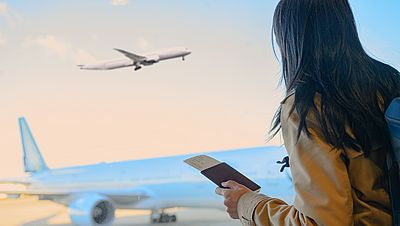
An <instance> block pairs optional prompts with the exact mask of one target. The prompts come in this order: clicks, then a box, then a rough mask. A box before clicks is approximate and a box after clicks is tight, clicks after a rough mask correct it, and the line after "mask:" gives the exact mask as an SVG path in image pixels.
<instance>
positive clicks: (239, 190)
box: [215, 180, 251, 219]
mask: <svg viewBox="0 0 400 226" xmlns="http://www.w3.org/2000/svg"><path fill="white" fill-rule="evenodd" d="M221 185H222V186H224V187H227V188H220V187H217V188H216V189H215V193H217V194H218V195H221V196H224V205H225V206H226V212H227V213H228V214H229V216H230V217H231V218H233V219H238V217H239V216H238V211H237V203H238V201H239V198H240V197H241V196H242V195H243V194H244V193H247V192H250V191H251V190H250V189H248V188H247V187H245V186H244V185H241V184H239V183H237V182H236V181H233V180H229V181H225V182H222V183H221Z"/></svg>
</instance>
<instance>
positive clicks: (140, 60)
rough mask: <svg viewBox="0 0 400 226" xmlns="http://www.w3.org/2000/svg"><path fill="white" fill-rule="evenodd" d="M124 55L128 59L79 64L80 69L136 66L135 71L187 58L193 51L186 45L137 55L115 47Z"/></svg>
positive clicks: (110, 68) (109, 68)
mask: <svg viewBox="0 0 400 226" xmlns="http://www.w3.org/2000/svg"><path fill="white" fill-rule="evenodd" d="M114 50H116V51H118V52H120V53H122V54H123V55H125V56H126V57H127V58H128V59H126V58H125V59H118V60H112V61H108V62H103V63H97V64H91V65H83V64H81V65H78V67H79V68H80V69H85V70H112V69H117V68H123V67H132V66H134V67H135V71H137V70H139V69H141V68H142V66H148V65H153V64H155V63H158V62H160V61H163V60H169V59H173V58H179V57H181V58H182V60H185V56H187V55H189V54H191V51H190V50H189V49H188V48H185V47H175V48H170V49H166V50H161V51H158V52H154V53H150V54H145V55H137V54H134V53H130V52H128V51H125V50H122V49H114Z"/></svg>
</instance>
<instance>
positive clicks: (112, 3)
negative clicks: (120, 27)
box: [111, 0, 129, 6]
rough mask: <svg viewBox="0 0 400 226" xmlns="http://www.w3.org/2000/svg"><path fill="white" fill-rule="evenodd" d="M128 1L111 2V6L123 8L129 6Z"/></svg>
mask: <svg viewBox="0 0 400 226" xmlns="http://www.w3.org/2000/svg"><path fill="white" fill-rule="evenodd" d="M128 2H129V1H128V0H111V5H113V6H123V5H127V4H128Z"/></svg>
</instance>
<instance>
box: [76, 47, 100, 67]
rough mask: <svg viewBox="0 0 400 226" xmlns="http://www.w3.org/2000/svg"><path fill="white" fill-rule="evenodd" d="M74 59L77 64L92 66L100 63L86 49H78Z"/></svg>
mask: <svg viewBox="0 0 400 226" xmlns="http://www.w3.org/2000/svg"><path fill="white" fill-rule="evenodd" d="M73 58H74V61H75V63H76V64H82V63H86V64H90V63H95V62H97V61H98V60H97V59H96V58H95V57H94V56H93V55H92V54H90V53H89V52H88V51H86V50H84V49H77V50H76V51H75V52H74V55H73Z"/></svg>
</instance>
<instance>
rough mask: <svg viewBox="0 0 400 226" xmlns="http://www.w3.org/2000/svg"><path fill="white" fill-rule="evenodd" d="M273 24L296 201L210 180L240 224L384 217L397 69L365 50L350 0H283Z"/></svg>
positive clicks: (279, 121)
mask: <svg viewBox="0 0 400 226" xmlns="http://www.w3.org/2000/svg"><path fill="white" fill-rule="evenodd" d="M273 32H274V35H275V38H276V42H277V44H278V46H279V49H280V54H281V58H282V59H281V63H282V71H283V80H284V82H285V86H286V91H287V97H286V98H285V99H284V100H283V101H282V103H281V106H280V108H279V109H278V112H277V114H276V116H275V118H274V126H273V129H272V131H273V134H274V135H275V134H276V133H277V132H278V131H279V130H280V129H282V135H283V138H284V143H285V147H286V150H287V152H288V156H289V163H290V170H291V172H292V178H293V184H294V187H295V191H296V196H295V200H294V204H293V205H288V204H287V203H285V202H284V201H282V200H279V199H276V198H273V197H269V196H267V195H263V194H258V193H256V192H252V191H250V190H249V189H248V188H246V187H244V186H243V185H240V184H238V183H236V182H235V181H228V182H225V183H223V186H224V187H226V188H227V189H222V188H217V189H216V193H217V194H220V195H223V196H224V197H225V201H224V204H225V205H226V206H227V212H228V213H229V215H230V216H231V217H232V218H235V219H240V221H241V222H242V224H243V225H328V226H330V225H341V226H347V225H379V226H384V225H391V222H392V219H391V208H390V200H389V197H388V192H387V191H388V188H387V180H386V175H385V165H384V164H385V155H386V151H387V150H389V148H390V141H389V134H388V131H387V126H386V123H385V121H384V111H385V110H386V108H387V106H388V105H389V104H390V101H391V100H392V99H393V98H394V97H396V96H400V73H399V72H398V71H397V70H395V69H394V68H392V67H390V66H389V65H386V64H384V63H381V62H379V61H377V60H374V59H372V58H371V57H369V56H368V55H367V54H366V53H365V51H364V50H363V48H362V46H361V43H360V40H359V38H358V34H357V30H356V26H355V22H354V17H353V14H352V11H351V8H350V5H349V3H348V1H347V0H281V1H280V2H279V4H278V6H277V7H276V9H275V14H274V21H273Z"/></svg>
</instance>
